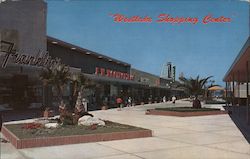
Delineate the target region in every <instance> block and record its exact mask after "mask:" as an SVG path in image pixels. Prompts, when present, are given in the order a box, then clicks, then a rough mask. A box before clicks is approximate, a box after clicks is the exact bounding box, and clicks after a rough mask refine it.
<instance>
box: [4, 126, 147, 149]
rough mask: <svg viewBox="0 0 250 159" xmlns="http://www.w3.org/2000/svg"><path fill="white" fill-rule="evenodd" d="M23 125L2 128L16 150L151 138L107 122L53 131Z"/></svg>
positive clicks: (133, 129)
mask: <svg viewBox="0 0 250 159" xmlns="http://www.w3.org/2000/svg"><path fill="white" fill-rule="evenodd" d="M23 126H24V124H10V125H4V126H3V127H2V134H3V135H4V136H5V137H6V138H7V139H8V140H9V141H10V142H11V143H12V145H14V147H16V148H17V149H23V148H32V147H43V146H55V145H67V144H78V143H87V142H99V141H110V140H121V139H132V138H142V137H152V131H151V130H148V129H143V128H139V127H134V126H130V125H123V124H119V123H114V122H108V123H107V124H106V126H97V127H96V129H92V128H91V126H88V127H87V126H64V127H60V128H54V129H45V128H39V129H23V128H22V127H23Z"/></svg>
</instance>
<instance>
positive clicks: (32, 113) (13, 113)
mask: <svg viewBox="0 0 250 159" xmlns="http://www.w3.org/2000/svg"><path fill="white" fill-rule="evenodd" d="M1 114H2V118H3V122H9V121H18V120H25V119H32V118H39V117H42V111H41V109H28V110H8V111H1Z"/></svg>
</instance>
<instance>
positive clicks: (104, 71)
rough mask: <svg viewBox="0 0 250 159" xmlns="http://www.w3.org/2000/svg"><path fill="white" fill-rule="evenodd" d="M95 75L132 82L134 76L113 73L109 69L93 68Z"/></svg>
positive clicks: (117, 72)
mask: <svg viewBox="0 0 250 159" xmlns="http://www.w3.org/2000/svg"><path fill="white" fill-rule="evenodd" d="M95 74H96V75H101V76H106V77H111V78H119V79H125V80H134V76H133V75H130V74H128V73H125V72H119V71H113V70H110V69H105V68H99V67H96V68H95Z"/></svg>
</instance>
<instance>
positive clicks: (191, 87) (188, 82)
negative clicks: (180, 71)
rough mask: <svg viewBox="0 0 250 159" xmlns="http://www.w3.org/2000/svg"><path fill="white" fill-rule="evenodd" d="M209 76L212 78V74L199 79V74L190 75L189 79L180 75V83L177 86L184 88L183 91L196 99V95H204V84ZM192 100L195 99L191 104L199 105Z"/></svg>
mask: <svg viewBox="0 0 250 159" xmlns="http://www.w3.org/2000/svg"><path fill="white" fill-rule="evenodd" d="M210 78H212V76H209V77H206V78H201V79H200V76H197V77H196V78H192V77H190V78H189V79H187V78H185V77H182V78H180V81H181V84H180V85H179V87H181V88H184V90H185V92H186V93H187V94H188V95H191V96H195V98H196V100H197V97H198V95H204V93H205V92H206V84H207V82H208V80H209V79H210ZM194 102H195V100H194V101H193V106H194V107H199V106H196V104H195V103H197V102H195V103H194Z"/></svg>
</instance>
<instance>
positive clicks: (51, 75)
mask: <svg viewBox="0 0 250 159" xmlns="http://www.w3.org/2000/svg"><path fill="white" fill-rule="evenodd" d="M70 77H71V74H70V72H69V67H67V66H65V65H63V64H61V65H58V66H57V67H53V68H46V69H44V70H43V72H42V73H41V74H40V78H41V79H42V81H43V83H44V86H48V85H49V84H51V85H52V86H54V87H55V88H56V91H57V95H58V101H59V102H60V101H61V100H62V97H63V90H64V87H65V85H66V84H67V83H68V82H69V81H70Z"/></svg>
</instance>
